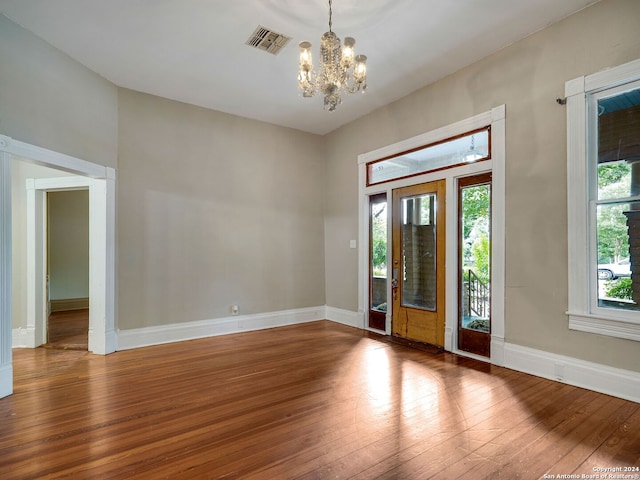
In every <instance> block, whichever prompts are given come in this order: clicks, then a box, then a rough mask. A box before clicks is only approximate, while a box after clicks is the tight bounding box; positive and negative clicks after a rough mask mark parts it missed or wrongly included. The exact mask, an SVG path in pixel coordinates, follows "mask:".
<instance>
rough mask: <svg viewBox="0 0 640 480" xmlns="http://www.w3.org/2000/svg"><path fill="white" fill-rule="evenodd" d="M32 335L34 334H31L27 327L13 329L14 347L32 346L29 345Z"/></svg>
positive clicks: (12, 341) (12, 339) (12, 342)
mask: <svg viewBox="0 0 640 480" xmlns="http://www.w3.org/2000/svg"><path fill="white" fill-rule="evenodd" d="M31 337H33V335H30V334H29V332H27V329H26V328H25V327H18V328H14V329H13V330H12V331H11V345H12V346H13V348H32V347H29V341H30V339H31Z"/></svg>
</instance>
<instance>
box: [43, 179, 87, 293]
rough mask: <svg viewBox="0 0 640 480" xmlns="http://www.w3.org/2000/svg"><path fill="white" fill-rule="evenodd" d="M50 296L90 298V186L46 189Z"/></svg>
mask: <svg viewBox="0 0 640 480" xmlns="http://www.w3.org/2000/svg"><path fill="white" fill-rule="evenodd" d="M47 199H48V202H47V216H48V221H47V225H48V229H47V231H48V233H49V254H48V261H49V298H50V299H51V300H62V299H73V298H89V190H71V191H65V192H49V193H47Z"/></svg>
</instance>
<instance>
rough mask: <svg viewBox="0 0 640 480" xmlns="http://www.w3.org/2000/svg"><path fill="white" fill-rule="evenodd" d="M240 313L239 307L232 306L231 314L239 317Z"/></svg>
mask: <svg viewBox="0 0 640 480" xmlns="http://www.w3.org/2000/svg"><path fill="white" fill-rule="evenodd" d="M239 312H240V307H239V306H238V305H231V314H232V315H238V313H239Z"/></svg>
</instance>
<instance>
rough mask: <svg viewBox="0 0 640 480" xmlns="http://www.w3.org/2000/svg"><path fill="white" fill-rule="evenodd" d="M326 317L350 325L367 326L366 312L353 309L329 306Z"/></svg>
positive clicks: (356, 326)
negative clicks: (353, 310)
mask: <svg viewBox="0 0 640 480" xmlns="http://www.w3.org/2000/svg"><path fill="white" fill-rule="evenodd" d="M325 318H326V319H327V320H331V321H332V322H336V323H341V324H342V325H347V326H349V327H355V328H360V329H363V328H365V324H364V312H352V311H351V310H343V309H341V308H335V307H329V306H327V307H326V315H325Z"/></svg>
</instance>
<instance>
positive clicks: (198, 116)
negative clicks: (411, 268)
mask: <svg viewBox="0 0 640 480" xmlns="http://www.w3.org/2000/svg"><path fill="white" fill-rule="evenodd" d="M119 100H120V101H119V111H120V119H119V124H120V132H119V138H120V157H119V168H118V199H117V200H118V211H117V217H118V265H117V268H118V326H119V328H121V329H127V328H134V327H143V326H147V325H162V324H169V323H179V322H185V321H192V320H204V319H214V318H219V317H227V316H229V315H230V306H231V305H232V304H233V303H237V304H239V306H240V313H241V314H254V313H261V312H271V311H279V310H287V309H295V308H302V307H313V306H318V305H324V300H325V292H324V222H323V185H324V177H323V159H324V143H323V139H322V138H321V137H318V136H315V135H310V134H304V133H301V132H299V131H296V130H291V129H285V128H282V127H276V126H273V125H269V124H266V123H262V122H257V121H253V120H247V119H243V118H240V117H236V116H232V115H228V114H224V113H220V112H214V111H211V110H206V109H203V108H199V107H194V106H190V105H186V104H182V103H178V102H175V101H171V100H166V99H161V98H158V97H154V96H151V95H145V94H141V93H136V92H133V91H130V90H125V89H121V90H120V91H119Z"/></svg>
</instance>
